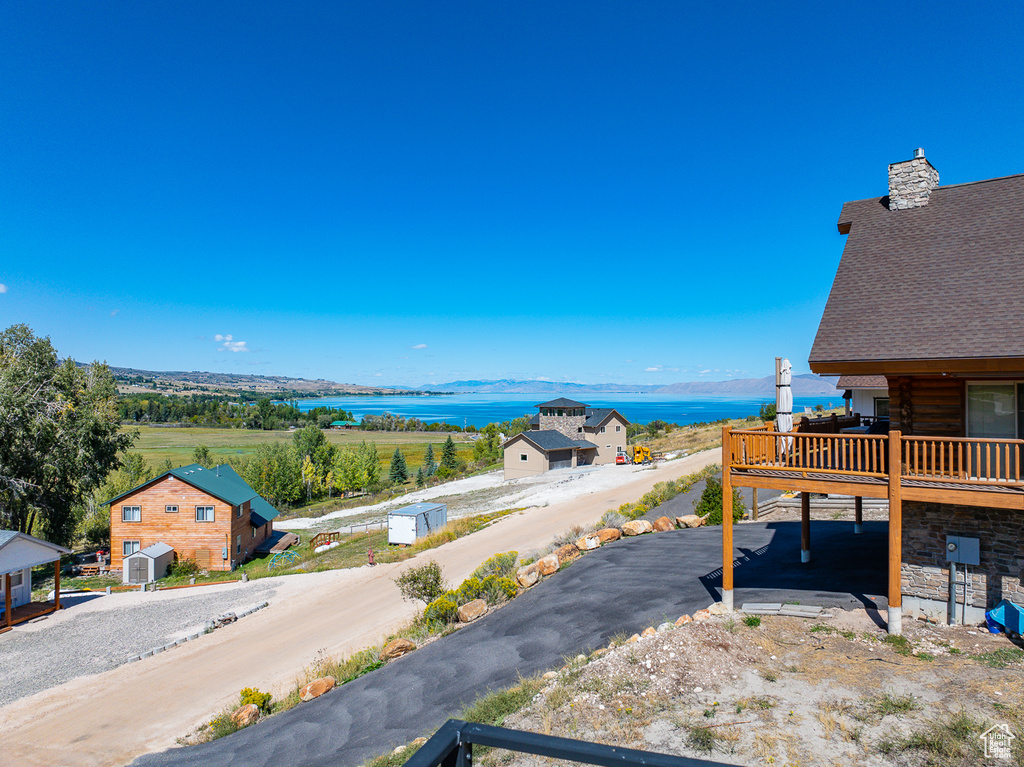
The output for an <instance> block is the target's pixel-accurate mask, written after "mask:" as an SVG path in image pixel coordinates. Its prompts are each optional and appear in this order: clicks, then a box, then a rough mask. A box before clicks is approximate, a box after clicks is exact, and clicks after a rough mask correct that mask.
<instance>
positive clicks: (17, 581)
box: [11, 570, 25, 589]
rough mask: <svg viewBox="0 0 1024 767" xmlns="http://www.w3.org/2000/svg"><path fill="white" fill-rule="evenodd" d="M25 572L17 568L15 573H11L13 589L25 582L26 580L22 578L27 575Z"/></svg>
mask: <svg viewBox="0 0 1024 767" xmlns="http://www.w3.org/2000/svg"><path fill="white" fill-rule="evenodd" d="M24 572H25V571H24V570H15V571H14V572H13V573H11V588H12V589H13V588H17V587H18V586H20V585H21V584H22V583H24V581H23V580H22V579H23V578H24V577H25V575H24Z"/></svg>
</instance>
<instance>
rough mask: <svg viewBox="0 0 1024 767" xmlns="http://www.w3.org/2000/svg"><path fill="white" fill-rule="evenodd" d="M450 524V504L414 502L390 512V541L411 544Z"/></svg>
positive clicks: (392, 543) (405, 544)
mask: <svg viewBox="0 0 1024 767" xmlns="http://www.w3.org/2000/svg"><path fill="white" fill-rule="evenodd" d="M446 524H448V506H446V505H445V504H443V503H414V504H413V505H412V506H406V507H404V508H401V509H396V510H395V511H390V512H388V543H389V544H391V545H403V546H409V545H411V544H413V543H415V542H416V539H417V538H422V537H423V536H425V535H428V534H430V533H432V532H434V531H435V530H438V529H440V528H442V527H444V526H445V525H446Z"/></svg>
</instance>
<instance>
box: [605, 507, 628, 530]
mask: <svg viewBox="0 0 1024 767" xmlns="http://www.w3.org/2000/svg"><path fill="white" fill-rule="evenodd" d="M625 521H626V517H625V516H623V515H622V514H620V513H619V512H617V511H612V510H611V509H609V510H608V511H606V512H605V513H604V515H603V516H602V517H601V527H622V523H623V522H625Z"/></svg>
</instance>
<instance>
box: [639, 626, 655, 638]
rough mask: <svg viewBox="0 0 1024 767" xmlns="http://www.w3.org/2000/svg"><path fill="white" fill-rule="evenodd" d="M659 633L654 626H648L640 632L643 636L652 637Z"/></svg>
mask: <svg viewBox="0 0 1024 767" xmlns="http://www.w3.org/2000/svg"><path fill="white" fill-rule="evenodd" d="M657 633H658V632H657V631H656V630H655V629H654V626H648V627H647V628H645V629H644V630H643V631H641V632H640V636H642V637H652V636H654V635H655V634H657Z"/></svg>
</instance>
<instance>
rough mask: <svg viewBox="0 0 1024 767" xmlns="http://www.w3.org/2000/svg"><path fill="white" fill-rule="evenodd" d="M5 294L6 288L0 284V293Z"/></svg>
mask: <svg viewBox="0 0 1024 767" xmlns="http://www.w3.org/2000/svg"><path fill="white" fill-rule="evenodd" d="M6 292H7V286H6V285H4V284H3V283H2V282H0V293H6Z"/></svg>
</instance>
